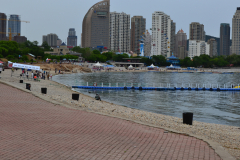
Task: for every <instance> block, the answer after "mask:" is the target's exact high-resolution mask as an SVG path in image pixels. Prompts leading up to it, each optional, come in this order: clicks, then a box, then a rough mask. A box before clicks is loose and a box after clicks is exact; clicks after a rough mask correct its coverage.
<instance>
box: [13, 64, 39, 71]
mask: <svg viewBox="0 0 240 160" xmlns="http://www.w3.org/2000/svg"><path fill="white" fill-rule="evenodd" d="M12 67H14V68H24V69H32V70H37V71H40V70H41V69H40V66H32V65H26V64H18V63H13V65H12Z"/></svg>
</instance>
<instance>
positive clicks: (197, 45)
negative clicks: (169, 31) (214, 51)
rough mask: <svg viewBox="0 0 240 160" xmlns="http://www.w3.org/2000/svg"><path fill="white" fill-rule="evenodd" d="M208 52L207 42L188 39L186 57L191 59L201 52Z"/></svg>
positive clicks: (207, 53)
mask: <svg viewBox="0 0 240 160" xmlns="http://www.w3.org/2000/svg"><path fill="white" fill-rule="evenodd" d="M209 53H210V45H209V44H208V43H207V42H205V41H196V40H190V41H189V50H188V57H190V58H191V59H192V58H193V57H195V56H200V55H202V54H206V55H209Z"/></svg>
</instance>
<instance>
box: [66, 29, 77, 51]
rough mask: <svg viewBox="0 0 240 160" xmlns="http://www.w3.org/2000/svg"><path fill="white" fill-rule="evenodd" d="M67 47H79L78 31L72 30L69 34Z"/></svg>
mask: <svg viewBox="0 0 240 160" xmlns="http://www.w3.org/2000/svg"><path fill="white" fill-rule="evenodd" d="M67 45H68V46H73V47H75V46H77V36H76V31H75V29H74V28H70V29H69V32H68V38H67Z"/></svg>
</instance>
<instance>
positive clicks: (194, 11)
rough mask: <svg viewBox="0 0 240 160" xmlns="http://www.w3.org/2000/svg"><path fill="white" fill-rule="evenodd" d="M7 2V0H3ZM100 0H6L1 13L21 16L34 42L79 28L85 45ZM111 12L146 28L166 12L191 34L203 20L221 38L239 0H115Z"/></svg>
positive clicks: (23, 27) (24, 29)
mask: <svg viewBox="0 0 240 160" xmlns="http://www.w3.org/2000/svg"><path fill="white" fill-rule="evenodd" d="M1 1H3V0H1ZM97 2H99V0H5V1H4V3H1V6H0V12H1V13H5V14H6V15H7V16H8V17H9V16H10V15H11V14H17V15H20V16H21V20H23V21H30V23H24V22H22V23H21V35H22V36H26V37H27V38H28V40H30V41H38V42H39V44H42V36H43V35H47V34H49V33H55V34H57V35H58V37H59V38H60V39H61V40H62V41H63V42H66V41H67V36H68V31H69V28H75V30H76V33H77V36H78V42H77V43H78V45H79V44H81V42H80V41H81V32H82V21H83V17H84V16H85V14H86V13H87V11H88V9H89V8H90V7H92V6H93V5H94V4H95V3H97ZM110 5H111V6H110V12H114V11H116V12H124V13H127V14H130V16H131V17H132V16H136V15H140V16H143V17H144V18H146V23H147V25H146V29H148V30H149V29H150V28H151V26H152V13H153V12H154V11H162V12H164V13H165V14H167V15H169V16H170V17H171V19H172V20H173V21H174V22H176V33H177V31H178V30H180V29H183V31H184V32H185V33H187V36H188V35H189V24H190V23H191V22H199V23H201V24H203V25H204V29H205V32H206V35H211V36H215V37H219V34H220V24H221V23H229V24H230V27H231V26H232V18H233V15H234V14H235V12H236V9H237V7H240V4H239V0H228V1H227V0H148V1H147V0H118V1H117V0H111V2H110Z"/></svg>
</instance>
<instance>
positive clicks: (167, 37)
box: [151, 11, 171, 57]
mask: <svg viewBox="0 0 240 160" xmlns="http://www.w3.org/2000/svg"><path fill="white" fill-rule="evenodd" d="M170 47H171V18H170V16H169V15H166V14H165V13H163V12H159V11H155V12H154V13H153V14H152V50H151V56H153V55H163V56H165V57H170V55H171V53H170Z"/></svg>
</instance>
